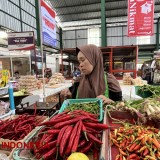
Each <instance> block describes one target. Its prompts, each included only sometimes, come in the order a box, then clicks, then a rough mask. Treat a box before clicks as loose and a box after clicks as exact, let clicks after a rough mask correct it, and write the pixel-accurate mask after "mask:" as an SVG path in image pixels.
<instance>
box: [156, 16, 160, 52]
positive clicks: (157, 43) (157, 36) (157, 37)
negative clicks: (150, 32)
mask: <svg viewBox="0 0 160 160" xmlns="http://www.w3.org/2000/svg"><path fill="white" fill-rule="evenodd" d="M159 31H160V17H159V18H158V20H157V33H156V49H157V50H158V49H159V34H160V32H159Z"/></svg>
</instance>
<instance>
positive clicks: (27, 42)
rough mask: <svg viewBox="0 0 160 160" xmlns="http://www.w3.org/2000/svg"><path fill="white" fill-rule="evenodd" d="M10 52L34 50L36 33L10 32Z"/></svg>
mask: <svg viewBox="0 0 160 160" xmlns="http://www.w3.org/2000/svg"><path fill="white" fill-rule="evenodd" d="M7 34H8V49H9V50H32V49H34V46H35V44H34V33H33V31H30V32H8V33H7Z"/></svg>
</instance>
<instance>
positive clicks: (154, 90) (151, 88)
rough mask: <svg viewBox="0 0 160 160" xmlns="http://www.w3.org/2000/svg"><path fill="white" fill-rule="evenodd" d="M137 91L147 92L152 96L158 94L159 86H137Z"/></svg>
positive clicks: (159, 93)
mask: <svg viewBox="0 0 160 160" xmlns="http://www.w3.org/2000/svg"><path fill="white" fill-rule="evenodd" d="M139 92H149V93H151V94H152V95H153V96H160V86H153V85H144V86H141V87H140V88H139Z"/></svg>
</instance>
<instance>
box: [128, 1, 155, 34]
mask: <svg viewBox="0 0 160 160" xmlns="http://www.w3.org/2000/svg"><path fill="white" fill-rule="evenodd" d="M153 29H154V0H128V36H150V35H153Z"/></svg>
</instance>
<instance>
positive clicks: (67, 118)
mask: <svg viewBox="0 0 160 160" xmlns="http://www.w3.org/2000/svg"><path fill="white" fill-rule="evenodd" d="M72 118H73V116H72V115H70V114H69V115H65V116H64V117H60V118H57V119H54V120H50V121H47V122H43V123H41V124H40V125H39V126H42V125H46V126H53V125H55V124H57V123H60V122H64V121H68V120H71V119H72Z"/></svg>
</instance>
